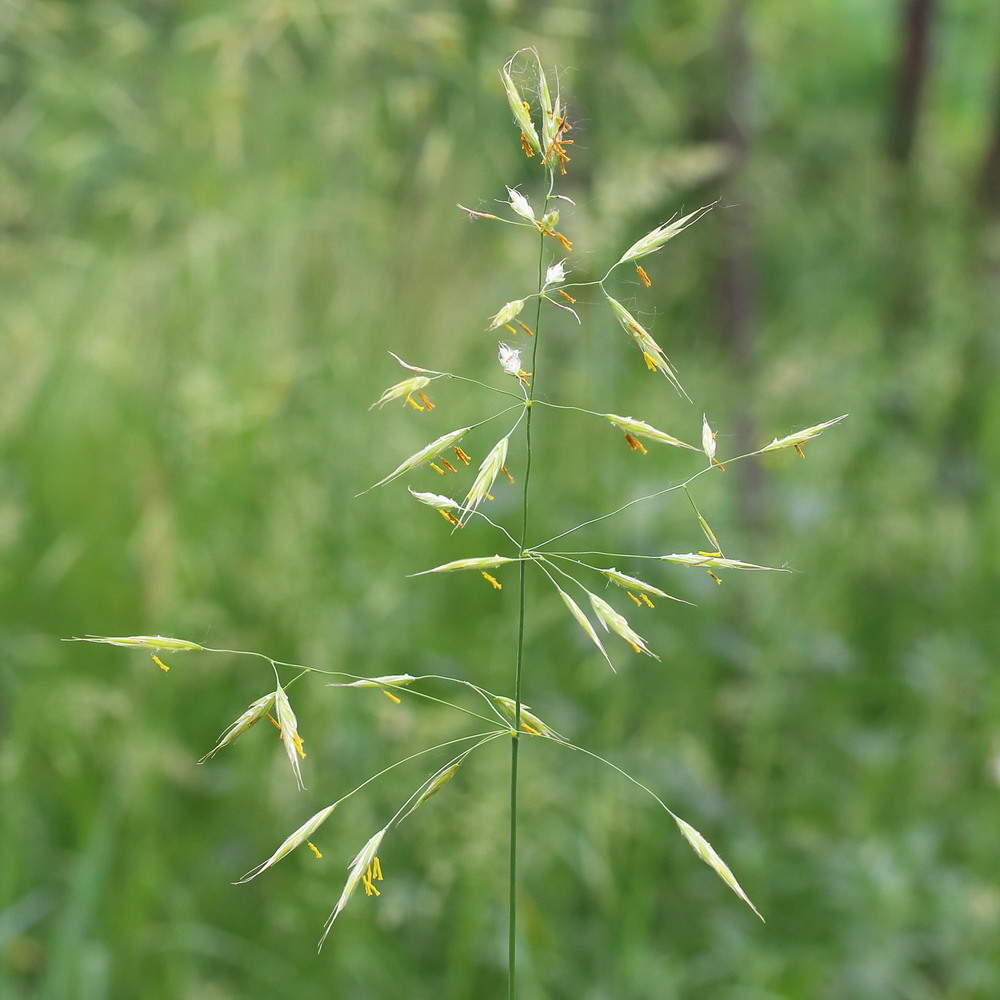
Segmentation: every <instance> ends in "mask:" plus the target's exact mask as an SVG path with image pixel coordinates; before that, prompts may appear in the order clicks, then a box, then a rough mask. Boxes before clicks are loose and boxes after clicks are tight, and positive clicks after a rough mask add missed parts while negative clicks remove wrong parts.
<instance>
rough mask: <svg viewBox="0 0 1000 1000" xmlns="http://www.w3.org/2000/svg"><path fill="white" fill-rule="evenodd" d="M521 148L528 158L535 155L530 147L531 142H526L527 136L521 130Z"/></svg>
mask: <svg viewBox="0 0 1000 1000" xmlns="http://www.w3.org/2000/svg"><path fill="white" fill-rule="evenodd" d="M521 149H523V150H524V155H525V156H527V157H528V158H529V159H530V158H531V157H532V156H534V155H535V151H534V150H533V149H532V148H531V143H530V142H528V137H527V136H526V135H525V134H524V133H523V132H522V133H521Z"/></svg>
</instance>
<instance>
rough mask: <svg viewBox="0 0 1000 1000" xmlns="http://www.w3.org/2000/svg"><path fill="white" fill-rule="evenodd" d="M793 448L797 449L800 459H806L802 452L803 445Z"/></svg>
mask: <svg viewBox="0 0 1000 1000" xmlns="http://www.w3.org/2000/svg"><path fill="white" fill-rule="evenodd" d="M792 447H794V448H795V451H796V453H797V454H798V456H799V458H805V457H806V453H805V452H804V451H803V450H802V445H800V444H796V445H793V446H792Z"/></svg>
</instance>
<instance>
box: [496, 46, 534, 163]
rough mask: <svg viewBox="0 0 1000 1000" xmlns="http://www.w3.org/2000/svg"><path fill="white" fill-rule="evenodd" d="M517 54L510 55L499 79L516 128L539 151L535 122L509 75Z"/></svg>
mask: <svg viewBox="0 0 1000 1000" xmlns="http://www.w3.org/2000/svg"><path fill="white" fill-rule="evenodd" d="M522 51H523V50H522ZM519 54H520V53H515V54H514V55H513V56H511V57H510V59H509V60H508V61H507V63H506V64H505V65H504V67H503V69H502V70H500V79H501V80H502V81H503V89H504V92H505V93H506V94H507V101H508V103H509V104H510V110H511V111H513V112H514V121H516V122H517V125H518V128H520V130H521V131H522V132H523V133H524V137H525V138H526V139H527V140H528V143H529V144H530V145H531V147H532V149H534V150H535V152H536V153H540V152H541V151H542V144H541V143H540V142H539V141H538V131H537V130H536V128H535V123H534V122H533V121H532V120H531V115H530V114H529V113H528V109H527V108H525V106H524V100H523V99H522V98H521V95H520V93H519V92H518V89H517V87H516V86H515V85H514V81H513V80H512V79H511V77H510V67H511V65H512V64H513V62H514V60H515V59H516V58H517V56H518V55H519Z"/></svg>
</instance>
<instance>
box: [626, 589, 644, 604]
mask: <svg viewBox="0 0 1000 1000" xmlns="http://www.w3.org/2000/svg"><path fill="white" fill-rule="evenodd" d="M625 593H626V594H628V596H629V597H630V598H631V599H632V600H633V601H634V602H635V603H636V604H637V605H638V606H639V607H640V608H641V607H642V601H640V600H639V598H638V597H636V596H635V594H633V593H632V591H631V590H626V591H625Z"/></svg>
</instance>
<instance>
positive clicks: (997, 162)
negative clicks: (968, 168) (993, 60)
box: [977, 72, 1000, 221]
mask: <svg viewBox="0 0 1000 1000" xmlns="http://www.w3.org/2000/svg"><path fill="white" fill-rule="evenodd" d="M977 195H978V197H977V200H978V202H979V207H980V208H982V210H983V212H984V213H985V214H986V216H987V218H989V219H990V220H993V221H996V220H998V219H1000V72H998V73H997V89H996V110H995V111H994V115H993V128H992V130H991V132H990V137H989V140H988V142H987V146H986V158H985V160H984V161H983V169H982V172H981V173H980V175H979V188H978V192H977Z"/></svg>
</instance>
